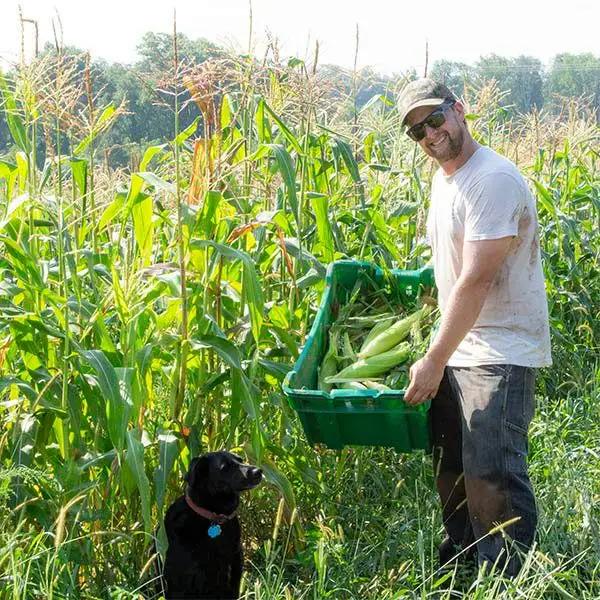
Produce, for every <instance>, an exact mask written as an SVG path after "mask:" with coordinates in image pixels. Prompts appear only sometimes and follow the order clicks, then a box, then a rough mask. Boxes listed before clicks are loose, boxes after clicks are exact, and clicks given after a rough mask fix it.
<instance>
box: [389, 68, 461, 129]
mask: <svg viewBox="0 0 600 600" xmlns="http://www.w3.org/2000/svg"><path fill="white" fill-rule="evenodd" d="M447 100H454V101H456V96H455V95H454V94H453V93H452V92H451V91H450V90H449V89H448V88H447V87H446V86H445V85H444V84H443V83H437V81H434V80H433V79H429V78H428V77H423V78H422V79H417V80H415V81H411V82H410V83H409V84H408V85H406V86H405V87H404V89H403V90H402V91H401V92H400V97H399V98H398V111H399V112H400V122H401V123H402V125H404V122H405V121H406V116H407V115H408V113H409V112H410V111H411V110H412V109H413V108H418V107H419V106H439V105H440V104H443V103H444V102H445V101H447Z"/></svg>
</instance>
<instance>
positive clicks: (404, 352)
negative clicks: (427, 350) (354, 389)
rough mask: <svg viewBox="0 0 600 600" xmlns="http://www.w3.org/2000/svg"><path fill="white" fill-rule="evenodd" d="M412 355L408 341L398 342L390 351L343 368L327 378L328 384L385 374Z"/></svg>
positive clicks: (360, 379)
mask: <svg viewBox="0 0 600 600" xmlns="http://www.w3.org/2000/svg"><path fill="white" fill-rule="evenodd" d="M409 356H410V345H409V344H408V343H406V342H403V343H401V344H398V345H397V346H395V347H394V348H392V349H391V350H389V351H388V352H383V353H381V354H378V355H377V356H371V357H369V358H366V359H359V360H357V361H356V362H354V363H352V364H351V365H350V366H349V367H346V368H345V369H342V370H341V371H340V372H339V373H337V374H336V375H334V376H332V377H327V378H325V382H326V383H328V384H332V383H339V382H345V381H362V380H364V379H369V378H373V377H377V376H379V375H383V374H384V373H386V372H387V371H389V370H390V369H392V368H394V367H396V366H398V365H399V364H402V363H403V362H405V361H406V360H408V357H409Z"/></svg>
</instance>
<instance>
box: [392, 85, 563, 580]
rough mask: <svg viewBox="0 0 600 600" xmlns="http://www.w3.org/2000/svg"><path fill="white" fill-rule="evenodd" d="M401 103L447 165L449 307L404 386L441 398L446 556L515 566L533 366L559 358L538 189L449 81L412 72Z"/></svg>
mask: <svg viewBox="0 0 600 600" xmlns="http://www.w3.org/2000/svg"><path fill="white" fill-rule="evenodd" d="M399 111H400V118H401V119H402V124H403V125H406V126H407V134H408V135H409V137H410V138H411V139H412V140H413V141H415V142H416V143H418V144H419V145H420V146H421V148H422V150H423V151H424V152H425V153H426V154H427V155H428V156H430V157H432V158H433V159H435V160H436V162H437V163H438V164H439V166H440V169H439V170H438V171H437V173H436V174H435V176H434V179H433V183H432V190H431V204H430V208H429V215H428V219H427V236H428V238H429V241H430V243H431V248H432V255H433V265H434V270H435V280H436V285H437V288H438V295H439V306H440V310H441V313H442V318H441V323H440V327H439V330H438V332H437V335H436V337H435V340H434V341H433V342H432V344H431V346H430V348H429V350H428V352H427V353H426V355H425V356H424V357H423V358H422V359H421V360H419V361H417V362H416V363H414V364H413V365H412V367H411V369H410V385H409V387H408V389H407V392H406V396H405V399H406V402H408V403H409V404H419V403H421V402H424V401H425V400H428V399H432V404H431V420H432V434H433V444H434V468H435V474H436V484H437V488H438V492H439V495H440V499H441V502H442V514H443V519H444V528H445V530H446V538H445V539H444V540H443V542H442V543H441V545H440V547H439V551H440V552H439V553H440V563H441V564H442V565H443V564H446V563H448V562H450V561H452V560H453V558H454V557H455V556H456V555H457V554H458V553H459V552H460V551H461V549H462V550H466V548H467V547H469V546H471V552H466V553H465V554H463V556H469V555H471V556H473V557H474V554H473V552H472V551H473V550H475V548H476V554H477V559H478V562H479V564H480V565H481V564H484V563H488V566H489V563H496V564H497V565H498V567H500V568H502V569H504V572H505V574H506V575H508V576H514V575H516V574H517V573H518V571H519V569H520V566H521V556H522V552H523V551H527V550H528V549H529V548H530V547H531V544H532V542H533V539H534V534H535V528H536V524H537V511H536V506H535V498H534V494H533V489H532V486H531V482H530V480H529V476H528V474H527V452H528V440H527V436H528V428H529V423H530V421H531V418H532V416H533V413H534V402H535V400H534V388H535V385H534V383H535V369H537V368H539V367H543V366H547V365H550V364H551V358H550V334H549V327H548V308H547V301H546V292H545V288H544V277H543V272H542V265H541V258H540V247H539V236H538V231H537V213H536V206H535V200H534V198H533V196H532V194H531V192H530V191H529V188H528V186H527V184H526V182H525V180H524V179H523V177H522V176H521V174H520V173H519V171H518V169H517V168H516V166H515V165H514V164H513V163H512V162H510V161H509V160H507V159H506V158H504V157H502V156H500V155H499V154H497V153H496V152H494V151H493V150H491V149H490V148H487V147H484V146H481V145H479V144H478V143H477V142H476V141H475V140H474V139H473V137H472V136H471V134H470V132H469V129H468V128H467V124H466V119H465V109H464V107H463V105H462V104H461V102H459V101H458V100H457V98H456V97H455V96H454V95H453V94H452V92H451V91H450V90H449V89H448V88H447V87H446V86H444V85H442V84H439V83H436V82H435V81H432V80H431V79H427V78H425V79H420V80H417V81H413V82H412V83H410V84H408V85H407V86H406V87H405V88H404V90H403V91H402V94H401V97H400V99H399ZM503 523H505V524H506V525H505V526H504V527H500V528H499V527H498V526H499V525H501V524H503ZM492 530H493V532H492V533H489V532H490V531H492ZM475 542H476V543H475Z"/></svg>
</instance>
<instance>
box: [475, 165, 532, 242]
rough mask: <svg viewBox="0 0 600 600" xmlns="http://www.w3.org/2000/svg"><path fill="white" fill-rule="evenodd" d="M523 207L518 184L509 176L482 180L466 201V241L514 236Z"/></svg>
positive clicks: (505, 174) (483, 178) (493, 176)
mask: <svg viewBox="0 0 600 600" xmlns="http://www.w3.org/2000/svg"><path fill="white" fill-rule="evenodd" d="M522 208H523V191H522V188H521V185H520V184H519V182H518V181H517V180H516V179H515V178H514V177H512V176H511V175H509V174H507V173H490V174H489V175H485V176H484V177H482V178H481V179H480V180H479V181H478V182H477V183H476V184H475V185H474V186H473V188H472V189H471V190H469V193H468V194H467V196H466V198H465V237H464V239H465V241H466V242H474V241H478V240H497V239H499V238H503V237H507V236H515V235H517V233H518V229H519V216H520V214H521V211H522Z"/></svg>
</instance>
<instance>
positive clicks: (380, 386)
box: [363, 381, 392, 392]
mask: <svg viewBox="0 0 600 600" xmlns="http://www.w3.org/2000/svg"><path fill="white" fill-rule="evenodd" d="M363 383H364V386H365V387H366V388H368V389H371V390H379V391H380V392H385V391H386V390H391V389H392V388H390V387H389V386H387V385H385V384H384V383H379V382H377V381H365V382H363Z"/></svg>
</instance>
